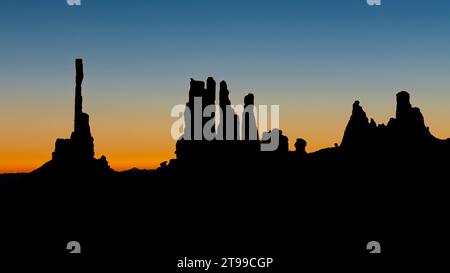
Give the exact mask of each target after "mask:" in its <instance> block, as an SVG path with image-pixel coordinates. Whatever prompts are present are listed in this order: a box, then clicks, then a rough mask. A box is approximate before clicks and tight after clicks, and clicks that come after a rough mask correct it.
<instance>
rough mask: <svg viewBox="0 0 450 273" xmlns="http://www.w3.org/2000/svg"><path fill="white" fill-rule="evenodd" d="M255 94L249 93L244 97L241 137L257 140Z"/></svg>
mask: <svg viewBox="0 0 450 273" xmlns="http://www.w3.org/2000/svg"><path fill="white" fill-rule="evenodd" d="M254 110H255V96H254V95H253V94H252V93H250V94H248V95H247V96H245V97H244V117H243V119H244V121H243V123H242V139H243V140H258V139H259V138H258V129H257V128H256V119H255V114H254Z"/></svg>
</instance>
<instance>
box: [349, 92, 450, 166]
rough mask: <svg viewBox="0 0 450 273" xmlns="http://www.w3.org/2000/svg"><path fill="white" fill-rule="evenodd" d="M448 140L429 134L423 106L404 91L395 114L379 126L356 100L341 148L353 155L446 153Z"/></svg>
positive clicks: (398, 96)
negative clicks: (413, 101) (414, 102)
mask: <svg viewBox="0 0 450 273" xmlns="http://www.w3.org/2000/svg"><path fill="white" fill-rule="evenodd" d="M446 143H447V142H446V141H443V140H439V139H437V138H436V137H434V136H433V135H432V134H431V133H430V131H429V129H428V127H426V126H425V121H424V118H423V115H422V113H421V112H420V109H419V108H417V107H412V106H411V103H410V96H409V94H408V93H407V92H406V91H401V92H399V93H398V94H397V107H396V117H395V118H391V119H390V120H389V122H388V124H387V125H384V124H380V125H377V124H376V123H375V121H374V120H373V119H371V121H370V122H369V120H368V118H367V116H366V113H365V112H364V110H363V109H362V107H361V106H360V104H359V101H355V103H354V104H353V111H352V115H351V117H350V120H349V122H348V124H347V127H346V129H345V133H344V137H343V139H342V143H341V147H340V148H342V151H343V152H344V153H345V154H350V155H356V154H359V155H365V156H378V157H379V156H381V155H382V156H385V157H389V155H395V156H396V157H409V156H413V157H415V158H417V157H420V156H423V155H424V153H426V154H430V153H433V154H434V155H436V154H440V153H442V152H444V150H440V149H444V148H446V147H445V146H442V145H444V144H446ZM439 150H440V151H439Z"/></svg>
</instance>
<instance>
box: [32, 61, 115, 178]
mask: <svg viewBox="0 0 450 273" xmlns="http://www.w3.org/2000/svg"><path fill="white" fill-rule="evenodd" d="M75 70H76V76H75V115H74V131H73V132H72V134H71V136H70V139H57V140H56V144H55V151H54V152H53V154H52V160H51V161H49V162H47V163H46V164H45V165H44V166H42V167H41V168H39V169H37V170H35V171H34V172H33V173H34V174H42V175H64V174H77V175H80V174H88V175H100V174H106V173H109V172H111V171H112V170H111V168H110V167H109V166H108V161H107V160H106V157H104V156H102V157H101V158H100V159H95V158H94V138H93V137H92V135H91V129H90V126H89V115H88V114H86V113H84V112H83V97H82V94H81V84H82V82H83V78H84V73H83V60H82V59H77V60H76V61H75Z"/></svg>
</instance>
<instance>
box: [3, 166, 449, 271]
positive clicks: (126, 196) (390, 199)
mask: <svg viewBox="0 0 450 273" xmlns="http://www.w3.org/2000/svg"><path fill="white" fill-rule="evenodd" d="M231 170H234V171H231ZM274 170H276V171H274ZM274 170H270V169H269V168H268V167H267V166H263V167H261V168H260V169H258V170H257V171H256V170H255V171H253V172H250V171H248V170H247V169H245V168H243V169H238V168H235V167H233V168H231V169H228V170H227V169H226V168H225V169H224V171H223V172H222V173H221V174H220V175H217V174H212V173H205V172H204V171H203V172H201V171H199V170H193V171H192V172H190V173H188V174H187V173H184V174H183V175H181V174H176V173H170V172H169V173H141V174H139V173H136V174H132V173H128V174H114V175H112V176H108V177H98V178H94V177H90V178H86V177H84V178H83V177H79V178H77V177H76V176H71V177H65V178H62V177H59V178H56V177H53V178H50V177H47V178H42V177H40V178H36V177H34V178H33V177H29V176H25V177H24V178H23V179H21V180H20V181H15V182H14V183H13V185H9V186H3V187H2V195H1V198H2V199H1V200H2V204H1V205H2V208H1V211H2V223H1V232H2V233H1V235H0V237H1V249H2V251H4V253H5V254H4V256H3V257H6V256H9V255H20V257H22V258H23V259H25V258H26V257H33V258H36V257H41V256H43V257H46V258H51V259H53V258H57V259H58V261H64V262H67V263H72V264H75V263H76V264H83V263H87V262H89V263H91V262H94V263H97V264H100V265H101V266H106V267H109V266H111V267H115V266H116V264H126V265H127V266H130V267H132V266H137V265H139V267H140V268H143V269H149V270H150V272H204V270H203V269H199V270H197V271H189V270H186V269H183V270H181V269H179V268H177V260H178V259H183V258H184V257H188V258H197V259H215V260H216V261H217V262H219V266H220V264H221V260H220V258H221V257H271V258H273V259H274V263H273V264H272V265H271V267H270V268H259V269H248V268H247V269H245V270H244V269H239V268H232V269H230V268H228V269H227V268H220V267H219V266H215V267H214V268H211V269H210V270H209V272H288V271H290V270H292V269H295V270H296V272H300V270H302V269H306V268H310V267H311V266H313V268H317V269H322V268H330V269H331V268H335V267H340V266H343V265H348V266H352V267H353V266H361V268H362V269H364V268H365V267H367V266H369V267H372V266H381V267H386V268H387V267H388V264H389V266H391V265H392V263H395V264H397V265H399V266H414V265H415V264H416V263H428V264H430V265H431V264H433V265H437V264H442V265H443V266H445V267H448V264H446V261H447V258H448V255H449V254H450V250H449V249H448V247H447V246H448V243H449V242H450V240H449V235H448V234H449V224H448V217H449V214H448V207H449V198H448V190H447V187H446V184H447V182H448V166H444V165H442V166H440V165H439V164H433V165H432V166H424V165H423V163H422V164H415V163H413V162H412V163H411V162H410V163H405V164H401V165H399V164H393V163H388V162H379V163H377V164H374V163H371V164H368V163H367V162H344V163H341V164H340V165H338V166H337V165H329V166H323V165H322V166H320V168H319V167H317V166H316V167H313V166H303V167H301V168H290V170H291V171H286V170H285V169H282V168H274ZM72 240H76V241H79V242H80V244H81V247H82V253H81V254H69V253H68V252H69V251H68V250H66V245H67V243H68V242H69V241H72ZM373 240H375V241H378V242H380V244H381V248H382V252H381V254H369V253H368V250H366V244H367V243H368V242H369V241H373ZM5 255H6V256H5ZM290 272H293V271H290Z"/></svg>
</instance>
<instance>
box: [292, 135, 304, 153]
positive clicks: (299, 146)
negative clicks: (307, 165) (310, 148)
mask: <svg viewBox="0 0 450 273" xmlns="http://www.w3.org/2000/svg"><path fill="white" fill-rule="evenodd" d="M294 145H295V153H296V154H297V155H299V156H306V140H304V139H303V138H297V141H296V142H295V144H294Z"/></svg>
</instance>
